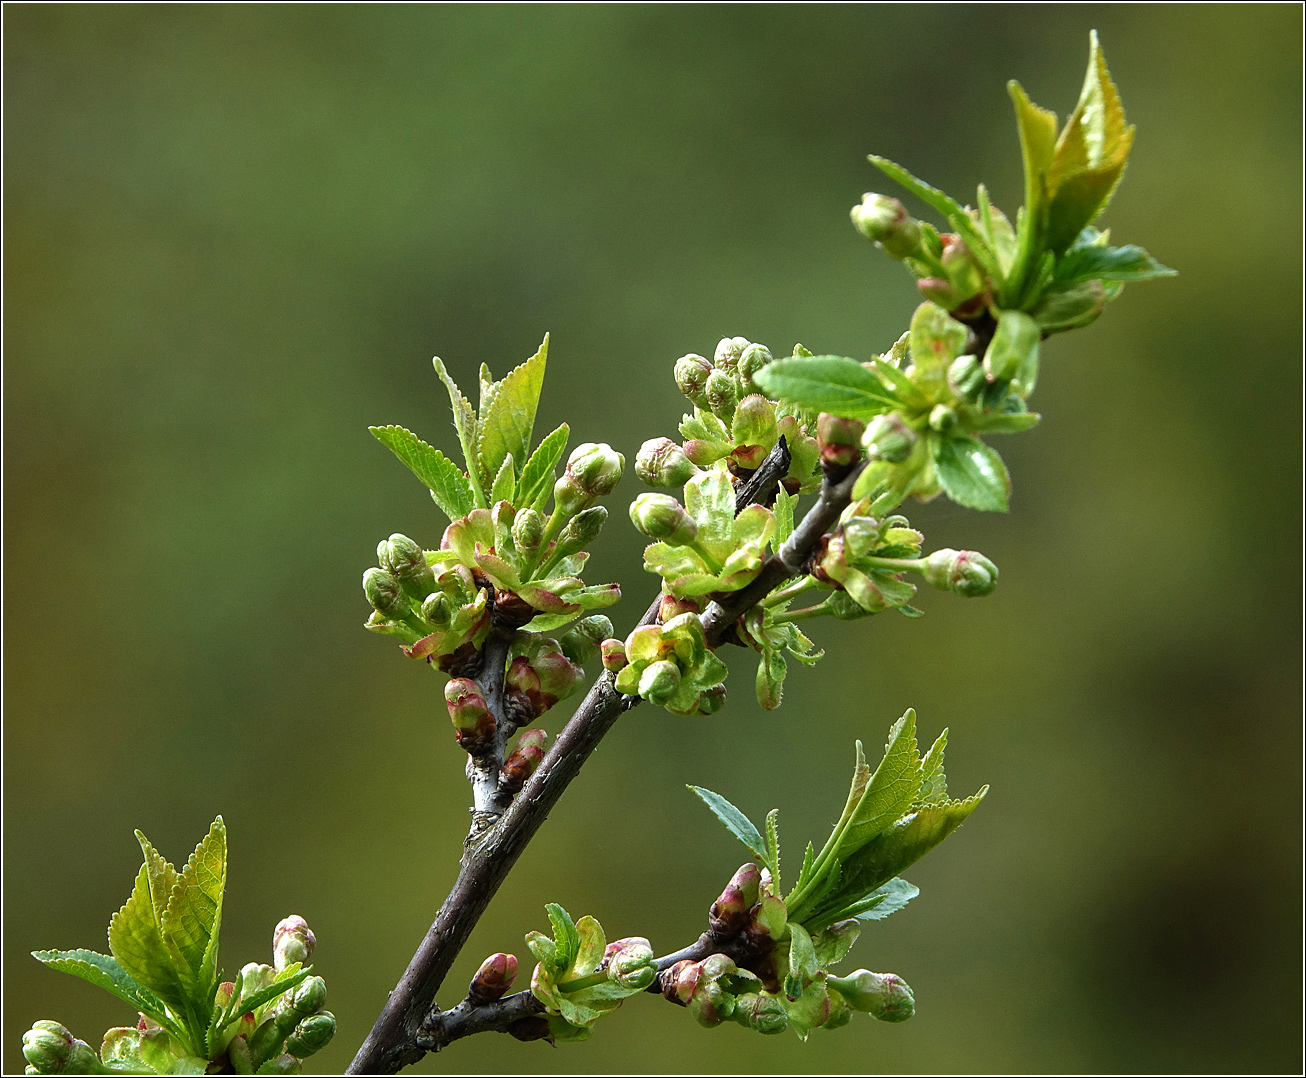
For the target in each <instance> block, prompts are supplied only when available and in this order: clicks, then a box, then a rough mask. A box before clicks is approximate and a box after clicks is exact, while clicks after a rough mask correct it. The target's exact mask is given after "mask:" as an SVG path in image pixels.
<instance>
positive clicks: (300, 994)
mask: <svg viewBox="0 0 1306 1078" xmlns="http://www.w3.org/2000/svg"><path fill="white" fill-rule="evenodd" d="M283 998H285V999H286V1003H285V1009H286V1012H287V1013H288V1014H293V1015H294V1016H295V1017H296V1018H300V1019H303V1018H307V1017H308V1016H309V1015H310V1014H315V1013H316V1012H317V1011H320V1010H321V1009H322V1008H323V1007H325V1006H326V998H327V987H326V981H324V980H322V978H321V977H309V978H307V979H305V980H303V981H301V982H300V983H299V984H297V985H295V987H294V988H292V989H291V990H290V992H289V994H288V996H287V997H283Z"/></svg>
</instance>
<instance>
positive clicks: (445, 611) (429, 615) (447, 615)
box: [422, 591, 454, 629]
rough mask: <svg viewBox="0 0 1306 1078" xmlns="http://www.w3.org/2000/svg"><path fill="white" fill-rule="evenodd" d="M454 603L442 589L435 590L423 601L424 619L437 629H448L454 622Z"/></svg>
mask: <svg viewBox="0 0 1306 1078" xmlns="http://www.w3.org/2000/svg"><path fill="white" fill-rule="evenodd" d="M453 614H454V604H453V603H452V602H450V601H449V596H447V595H445V594H444V592H442V591H433V592H431V594H430V595H428V596H427V597H426V598H425V599H424V600H423V601H422V618H423V620H425V621H427V622H429V623H430V624H431V625H434V626H435V627H436V628H437V629H447V628H449V626H450V625H451V624H453Z"/></svg>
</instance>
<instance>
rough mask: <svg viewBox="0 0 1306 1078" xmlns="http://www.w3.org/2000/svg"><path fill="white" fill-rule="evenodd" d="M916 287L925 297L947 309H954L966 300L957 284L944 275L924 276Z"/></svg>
mask: <svg viewBox="0 0 1306 1078" xmlns="http://www.w3.org/2000/svg"><path fill="white" fill-rule="evenodd" d="M916 288H917V290H918V291H919V292H920V294H921V296H922V297H923V298H924V299H927V300H929V301H930V302H931V303H937V304H938V305H939V306H940V307H942V308H943V309H944V310H945V311H951V310H954V309H956V308H957V307H960V306H961V305H962V304H963V303H964V302H965V301H966V297H965V296H963V295H962V294H961V293H960V292H959V291H958V290H957V288H956V286H955V285H954V284H953V283H952V282H951V281H948V280H945V279H944V278H942V277H922V278H921V279H920V280H919V281H917V282H916Z"/></svg>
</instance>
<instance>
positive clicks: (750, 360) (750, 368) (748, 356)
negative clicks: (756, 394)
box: [736, 344, 775, 389]
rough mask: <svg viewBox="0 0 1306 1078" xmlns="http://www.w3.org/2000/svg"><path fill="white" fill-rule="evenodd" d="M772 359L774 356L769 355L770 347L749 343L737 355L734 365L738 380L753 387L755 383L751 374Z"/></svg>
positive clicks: (755, 372)
mask: <svg viewBox="0 0 1306 1078" xmlns="http://www.w3.org/2000/svg"><path fill="white" fill-rule="evenodd" d="M774 359H775V357H774V356H773V355H771V349H769V348H767V346H766V345H764V344H750V345H749V346H748V347H747V348H745V349H744V351H743V354H742V355H740V357H739V363H738V366H737V367H736V372H737V373H738V375H739V380H740V381H741V382H742V383H743V384H744V385H745V386H747V387H749V388H753V389H755V388H756V385H755V383H754V382H753V376H754V375H755V374H757V372H758V371H760V370H761V369H762V368H763V367H765V366H766V365H767V364H768V363H771V362H772V361H773V360H774Z"/></svg>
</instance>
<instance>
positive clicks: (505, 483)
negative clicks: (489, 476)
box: [490, 453, 517, 505]
mask: <svg viewBox="0 0 1306 1078" xmlns="http://www.w3.org/2000/svg"><path fill="white" fill-rule="evenodd" d="M516 493H517V477H516V475H515V474H514V471H513V456H512V454H511V453H509V454H508V455H507V456H506V457H504V458H503V463H502V464H501V465H500V466H499V474H498V475H496V476H495V477H494V486H492V487H491V488H490V504H491V505H495V504H497V503H499V502H511V501H512V499H513V496H514V495H515V494H516Z"/></svg>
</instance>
